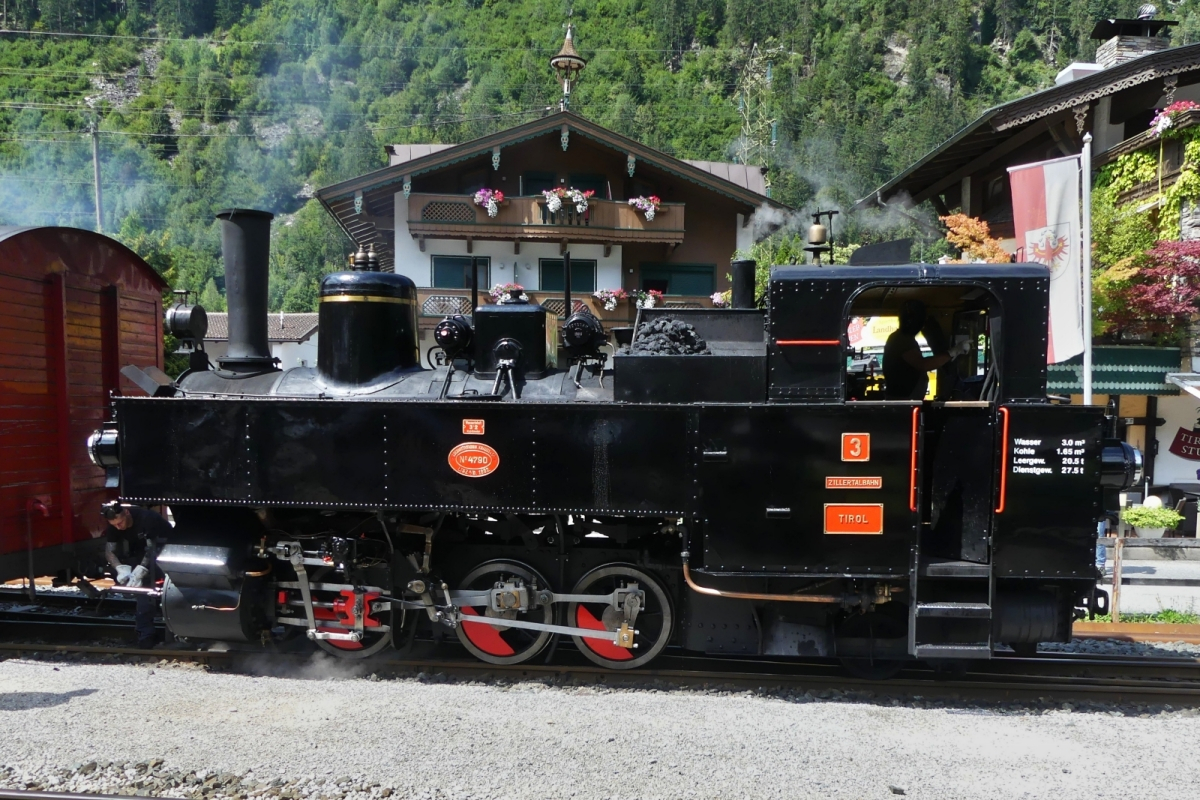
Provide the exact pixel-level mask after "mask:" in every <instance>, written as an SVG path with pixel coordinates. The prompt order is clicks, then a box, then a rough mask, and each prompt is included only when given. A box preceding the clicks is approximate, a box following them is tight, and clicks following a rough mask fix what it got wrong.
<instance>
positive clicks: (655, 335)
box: [627, 317, 712, 356]
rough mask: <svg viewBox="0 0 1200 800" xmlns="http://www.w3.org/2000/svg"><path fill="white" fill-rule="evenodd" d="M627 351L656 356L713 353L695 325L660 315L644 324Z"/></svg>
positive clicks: (634, 353)
mask: <svg viewBox="0 0 1200 800" xmlns="http://www.w3.org/2000/svg"><path fill="white" fill-rule="evenodd" d="M627 352H629V353H630V354H633V355H638V354H645V355H656V356H690V355H712V351H711V350H709V349H708V344H707V343H705V341H704V340H703V339H701V338H700V334H698V333H697V332H696V329H695V328H694V327H692V326H691V325H689V324H688V323H686V322H681V321H680V320H677V319H671V318H670V317H660V318H658V319H656V320H654V321H653V322H648V323H646V324H644V325H642V327H641V328H639V329H638V331H637V333H636V334H634V339H633V345H632V346H631V347H630V348H629V349H628V351H627Z"/></svg>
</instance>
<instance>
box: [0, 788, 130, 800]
mask: <svg viewBox="0 0 1200 800" xmlns="http://www.w3.org/2000/svg"><path fill="white" fill-rule="evenodd" d="M0 800H144V798H137V797H131V796H130V795H127V794H84V793H81V792H32V791H28V790H25V789H0Z"/></svg>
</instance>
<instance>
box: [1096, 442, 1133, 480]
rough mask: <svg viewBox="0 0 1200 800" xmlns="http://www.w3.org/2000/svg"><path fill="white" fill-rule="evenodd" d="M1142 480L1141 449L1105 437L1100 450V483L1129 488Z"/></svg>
mask: <svg viewBox="0 0 1200 800" xmlns="http://www.w3.org/2000/svg"><path fill="white" fill-rule="evenodd" d="M1141 480H1142V451H1141V450H1138V449H1137V448H1136V447H1134V446H1133V445H1131V444H1129V443H1127V442H1122V441H1120V440H1118V439H1106V440H1105V441H1104V449H1103V450H1101V451H1100V485H1101V486H1104V487H1106V488H1109V489H1129V488H1131V487H1133V486H1136V485H1137V484H1139V483H1141Z"/></svg>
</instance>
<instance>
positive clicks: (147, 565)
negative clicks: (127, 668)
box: [100, 500, 171, 649]
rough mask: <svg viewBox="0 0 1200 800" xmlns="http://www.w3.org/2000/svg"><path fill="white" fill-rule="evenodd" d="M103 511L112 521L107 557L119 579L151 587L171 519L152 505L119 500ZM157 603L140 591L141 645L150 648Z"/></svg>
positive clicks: (137, 623)
mask: <svg viewBox="0 0 1200 800" xmlns="http://www.w3.org/2000/svg"><path fill="white" fill-rule="evenodd" d="M100 515H101V516H102V517H104V519H105V520H107V521H108V527H107V528H105V530H104V538H105V548H104V549H105V557H106V558H107V559H108V563H109V564H110V565H112V568H113V569H114V570H115V571H116V573H117V583H118V584H120V585H121V586H130V587H134V588H145V587H149V586H150V585H151V584H152V583H153V582H154V566H155V559H156V558H157V554H158V550H159V548H161V547H162V545H163V543H164V542H165V541H166V539H167V537H168V536H169V535H170V533H171V525H170V523H168V522H167V521H166V520H165V519H163V518H162V516H161V515H159V514H157V513H156V512H154V511H151V510H150V509H148V508H138V507H136V506H123V505H121V504H120V503H119V502H117V501H116V500H113V501H112V502H111V503H105V504H104V505H103V506H101V507H100ZM154 605H155V604H154V598H153V597H151V596H150V595H145V594H139V595H138V597H137V610H136V616H135V618H134V631H135V632H136V633H137V640H138V647H142V648H147V649H148V648H150V647H153V646H154V644H155V633H154Z"/></svg>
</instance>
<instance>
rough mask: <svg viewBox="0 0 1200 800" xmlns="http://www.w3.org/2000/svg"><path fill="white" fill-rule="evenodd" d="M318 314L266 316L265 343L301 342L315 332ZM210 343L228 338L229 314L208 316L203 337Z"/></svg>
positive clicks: (220, 313) (220, 312)
mask: <svg viewBox="0 0 1200 800" xmlns="http://www.w3.org/2000/svg"><path fill="white" fill-rule="evenodd" d="M318 316H319V315H318V314H308V313H304V314H278V313H276V314H267V341H270V342H303V341H306V340H307V339H308V338H309V337H311V336H312V335H313V334H314V333H316V332H317V318H318ZM204 338H205V339H208V340H210V341H215V342H219V341H224V340H225V339H228V338H229V314H227V313H225V312H223V311H217V312H212V311H210V312H209V314H208V333H207V334H205V336H204Z"/></svg>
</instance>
